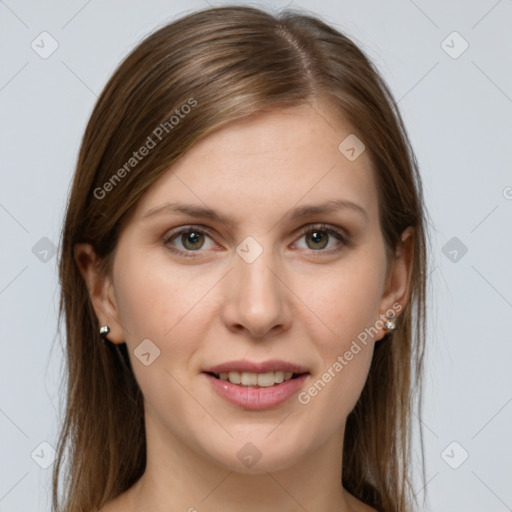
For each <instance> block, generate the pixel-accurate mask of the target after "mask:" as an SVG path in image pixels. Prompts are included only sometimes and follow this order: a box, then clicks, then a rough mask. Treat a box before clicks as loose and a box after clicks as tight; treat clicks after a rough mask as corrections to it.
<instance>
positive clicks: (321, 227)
mask: <svg viewBox="0 0 512 512" xmlns="http://www.w3.org/2000/svg"><path fill="white" fill-rule="evenodd" d="M315 231H323V232H325V233H327V234H328V235H332V236H334V237H335V238H337V239H338V240H339V241H340V242H341V245H340V246H338V247H335V248H334V249H332V248H331V249H327V250H323V249H319V250H316V251H315V250H314V249H309V251H310V252H312V253H321V254H318V255H315V257H316V256H322V255H325V254H329V255H330V254H336V253H338V252H339V251H341V249H343V246H348V245H349V240H348V237H347V236H346V235H345V234H344V233H343V232H342V231H340V230H338V229H335V228H333V227H331V226H329V225H327V224H314V225H308V226H306V227H304V228H303V229H301V231H300V233H299V237H298V238H299V239H300V238H302V237H303V236H304V235H307V234H309V233H313V232H315ZM189 232H194V233H201V234H203V235H207V236H208V237H210V238H212V236H211V235H210V234H209V233H208V231H206V230H204V229H203V228H202V227H201V226H195V225H189V226H185V227H182V228H178V229H175V230H173V231H171V232H169V233H167V234H166V236H165V237H164V245H165V246H166V247H167V249H168V250H169V251H171V252H173V253H175V254H178V255H180V256H184V257H185V258H195V257H196V255H195V254H194V253H197V252H203V251H201V250H200V249H198V250H197V251H191V250H188V251H183V250H182V249H177V248H176V247H172V246H171V245H170V242H171V241H172V240H173V239H174V238H176V237H178V236H179V235H181V234H183V233H189Z"/></svg>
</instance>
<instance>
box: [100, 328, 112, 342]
mask: <svg viewBox="0 0 512 512" xmlns="http://www.w3.org/2000/svg"><path fill="white" fill-rule="evenodd" d="M109 332H110V327H109V326H108V325H102V326H101V327H100V337H101V338H102V339H103V341H108V340H107V336H108V333H109Z"/></svg>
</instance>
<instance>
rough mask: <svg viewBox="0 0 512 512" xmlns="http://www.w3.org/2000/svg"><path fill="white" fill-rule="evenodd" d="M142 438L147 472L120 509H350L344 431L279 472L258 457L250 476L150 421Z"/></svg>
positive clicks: (326, 511) (289, 511)
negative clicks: (344, 475)
mask: <svg viewBox="0 0 512 512" xmlns="http://www.w3.org/2000/svg"><path fill="white" fill-rule="evenodd" d="M146 438H147V440H148V442H147V463H146V470H145V473H144V475H143V476H142V477H141V478H140V480H139V481H138V482H137V483H136V484H135V486H133V487H132V489H131V490H130V491H129V493H130V499H129V503H130V506H129V507H126V508H125V510H134V511H135V510H152V511H154V512H160V511H162V512H163V511H166V512H168V511H169V510H170V509H171V508H170V507H172V510H183V511H187V512H205V511H213V510H222V511H223V512H235V511H237V512H238V511H239V510H240V508H241V506H242V505H243V510H244V511H247V512H253V511H254V512H256V511H257V512H267V511H268V512H271V511H272V512H275V510H279V511H281V512H298V511H301V512H304V510H314V511H315V512H334V511H336V512H349V511H351V510H352V508H350V507H349V503H352V499H353V498H352V497H351V496H350V495H348V493H346V491H344V490H343V488H342V485H341V481H342V480H341V477H342V475H341V468H342V450H343V432H340V431H337V432H335V433H333V435H332V436H331V437H330V438H328V440H327V442H325V443H324V444H323V445H320V446H314V447H312V448H311V450H310V451H309V452H306V453H305V454H304V455H303V456H302V457H301V458H299V459H297V458H295V457H292V458H291V459H293V460H294V463H293V464H291V465H289V466H287V465H286V463H285V464H281V465H282V466H284V467H282V468H281V469H276V470H273V468H271V467H269V466H268V465H267V466H265V464H263V462H264V459H265V457H264V454H263V456H262V458H261V464H257V465H256V466H254V468H252V469H250V470H248V471H249V472H240V469H239V467H238V469H237V470H235V469H234V468H233V469H230V468H229V467H225V466H221V465H219V464H218V463H216V462H215V461H213V460H212V459H211V458H209V457H208V456H207V455H205V454H204V453H200V452H198V451H194V450H192V449H191V448H190V447H188V446H187V445H185V444H184V443H183V442H181V441H179V440H178V439H176V438H175V437H173V436H171V435H170V434H169V432H168V431H166V430H165V429H164V428H163V427H162V426H158V423H156V422H154V421H147V422H146ZM234 444H235V443H234ZM239 444H240V443H238V445H239ZM297 448H298V447H297ZM234 451H237V449H236V448H234ZM269 460H270V459H269ZM256 468H258V469H257V470H256Z"/></svg>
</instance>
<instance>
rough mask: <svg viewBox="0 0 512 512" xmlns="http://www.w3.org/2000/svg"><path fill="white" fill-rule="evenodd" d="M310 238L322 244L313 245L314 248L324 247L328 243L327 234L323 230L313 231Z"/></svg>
mask: <svg viewBox="0 0 512 512" xmlns="http://www.w3.org/2000/svg"><path fill="white" fill-rule="evenodd" d="M310 238H311V239H312V240H313V243H315V244H318V243H320V244H322V245H321V246H320V247H319V246H316V247H312V248H313V249H323V248H324V247H325V246H326V245H327V234H326V233H323V232H322V231H312V232H311V237H310Z"/></svg>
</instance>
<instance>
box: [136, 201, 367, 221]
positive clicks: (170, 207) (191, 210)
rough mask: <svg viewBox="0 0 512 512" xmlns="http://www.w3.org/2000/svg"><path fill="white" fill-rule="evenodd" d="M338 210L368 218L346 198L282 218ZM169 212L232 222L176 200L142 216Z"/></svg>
mask: <svg viewBox="0 0 512 512" xmlns="http://www.w3.org/2000/svg"><path fill="white" fill-rule="evenodd" d="M339 210H351V211H355V212H358V213H359V214H360V215H362V216H363V217H364V218H365V219H368V215H367V213H366V211H365V210H364V208H363V207H362V206H360V205H359V204H357V203H354V202H353V201H348V200H346V199H331V200H329V201H326V202H325V203H321V204H310V205H303V206H298V207H296V208H293V209H291V210H290V211H289V212H287V213H286V214H285V215H284V218H288V219H289V220H301V219H303V218H306V217H312V216H314V215H323V214H328V213H334V212H336V211H339ZM169 212H171V213H172V212H176V213H183V214H185V215H189V216H191V217H196V218H203V219H210V220H214V221H218V222H221V223H224V224H226V225H227V226H231V225H232V224H233V221H232V220H231V219H229V218H228V217H226V216H225V215H223V214H221V213H220V212H219V211H217V210H214V209H212V208H208V207H205V206H200V205H193V204H184V203H178V202H170V203H165V204H162V205H160V206H157V207H155V208H152V209H151V210H149V211H147V212H146V213H145V214H144V215H143V218H144V219H146V218H148V217H152V216H154V215H157V214H161V213H169Z"/></svg>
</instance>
